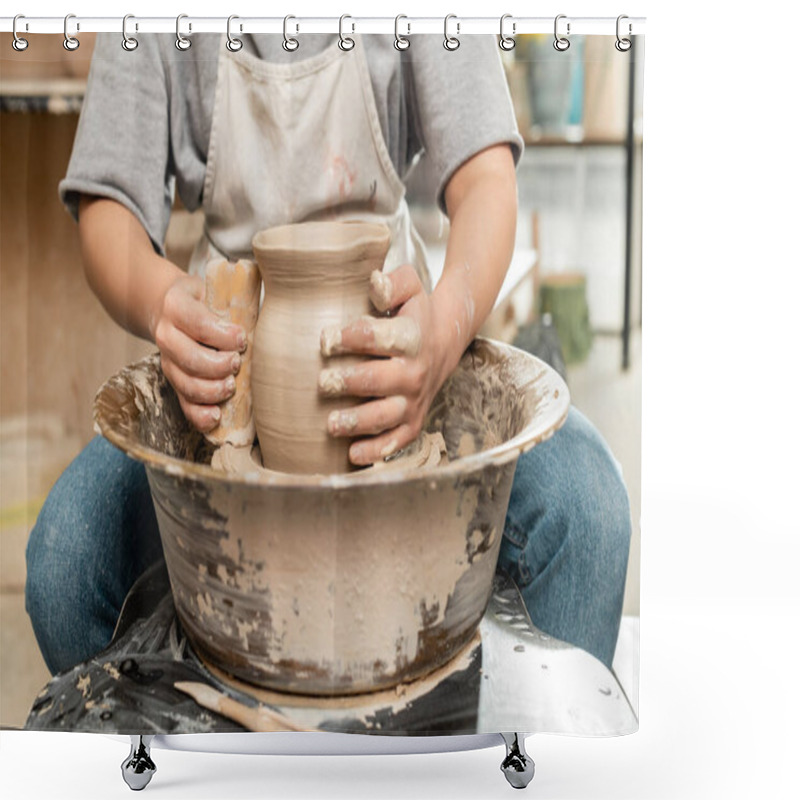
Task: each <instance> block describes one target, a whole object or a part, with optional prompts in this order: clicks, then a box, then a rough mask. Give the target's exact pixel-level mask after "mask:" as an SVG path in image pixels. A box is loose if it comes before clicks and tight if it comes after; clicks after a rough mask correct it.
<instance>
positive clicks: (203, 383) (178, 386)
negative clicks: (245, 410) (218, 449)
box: [152, 275, 247, 432]
mask: <svg viewBox="0 0 800 800" xmlns="http://www.w3.org/2000/svg"><path fill="white" fill-rule="evenodd" d="M204 291H205V288H204V284H203V281H202V280H201V279H200V278H197V277H194V276H188V275H181V276H180V277H178V278H176V279H175V280H174V281H173V282H172V283H171V284H170V285H169V286H168V288H167V290H166V291H165V292H164V294H163V296H162V297H161V301H160V304H159V306H158V308H157V310H156V313H155V314H154V316H153V322H152V329H153V338H154V339H155V342H156V344H157V345H158V349H159V350H160V351H161V369H162V370H163V372H164V375H165V376H166V378H167V380H168V381H169V382H170V383H171V384H172V387H173V388H174V389H175V391H176V392H177V394H178V400H179V401H180V404H181V408H182V409H183V413H184V415H185V416H186V419H188V420H189V422H190V423H191V424H192V425H194V426H195V428H197V429H198V430H200V431H203V432H207V431H210V430H212V429H213V428H214V427H215V426H216V425H217V423H218V422H219V420H220V408H219V405H218V404H219V403H221V402H223V401H224V400H227V399H228V398H230V397H231V396H232V395H233V393H234V391H235V390H236V383H235V380H234V375H236V373H237V372H238V371H239V368H240V366H241V356H240V353H243V352H244V351H245V349H246V348H247V336H246V334H245V331H244V330H243V329H242V328H241V327H240V326H239V325H234V324H232V323H230V322H226V321H225V320H223V319H220V318H219V317H218V316H216V315H215V314H214V313H213V312H211V311H210V310H209V309H208V308H207V307H206V305H205V303H204V302H203V295H204Z"/></svg>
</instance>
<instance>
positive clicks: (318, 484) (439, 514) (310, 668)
mask: <svg viewBox="0 0 800 800" xmlns="http://www.w3.org/2000/svg"><path fill="white" fill-rule="evenodd" d="M568 406H569V394H568V391H567V388H566V386H565V384H564V382H563V381H562V380H561V378H560V377H559V376H558V374H557V373H556V372H555V371H554V370H552V369H551V368H550V367H548V366H547V365H545V364H544V363H543V362H541V361H539V360H538V359H536V358H534V357H532V356H530V355H528V354H526V353H524V352H522V351H520V350H516V349H515V348H512V347H508V346H505V345H501V344H498V343H495V342H490V341H487V340H477V341H476V342H475V343H474V344H473V345H472V346H471V347H470V349H469V350H468V351H467V353H466V354H465V356H464V357H463V358H462V360H461V364H460V366H459V368H458V370H457V371H456V372H455V373H454V374H453V376H452V377H451V378H450V379H449V380H448V382H447V383H446V384H445V386H444V387H443V389H442V391H441V392H440V393H439V395H438V397H437V399H436V402H435V403H434V405H433V407H432V409H431V414H430V419H429V424H428V428H429V429H430V430H438V431H441V432H442V433H443V435H444V438H445V441H446V442H447V449H448V455H449V457H450V458H451V459H452V461H451V463H449V464H447V465H444V466H439V467H437V468H435V469H434V470H432V471H428V472H422V473H413V472H409V471H408V470H398V471H387V472H380V471H370V472H360V473H359V472H350V473H345V474H341V475H326V476H313V475H288V474H287V475H282V474H278V475H271V476H265V475H257V474H254V475H248V476H230V475H226V474H225V473H221V472H218V471H216V470H214V469H212V467H211V466H210V465H209V463H208V462H209V461H210V458H211V449H210V447H209V446H208V445H207V444H206V443H205V442H204V440H203V438H202V436H201V435H200V434H198V433H196V432H195V431H193V430H192V429H191V428H190V426H189V425H188V423H187V422H186V420H185V419H184V417H183V414H182V412H181V410H180V406H179V405H178V401H177V398H176V396H175V394H174V392H173V391H172V388H171V387H170V386H169V384H168V383H167V381H166V379H165V378H164V376H163V374H162V372H161V369H160V366H159V360H158V357H157V356H151V357H150V358H147V359H145V360H143V361H140V362H139V363H137V364H134V365H132V366H131V367H128V368H126V369H124V370H122V371H121V372H120V373H119V374H117V375H116V376H114V377H113V378H111V379H110V380H109V381H108V382H107V383H106V384H105V385H104V386H103V387H102V388H101V390H100V392H99V393H98V395H97V398H96V400H95V409H94V413H95V422H96V425H97V427H98V428H99V430H100V431H101V433H102V434H103V435H104V436H105V437H106V438H108V439H109V440H110V441H111V442H113V443H114V444H115V445H116V446H117V447H119V448H121V449H122V450H124V451H125V452H126V453H127V454H128V455H130V456H132V457H133V458H136V459H138V460H140V461H142V462H144V464H145V466H146V469H147V476H148V479H149V481H150V489H151V492H152V495H153V500H154V502H155V507H156V513H157V516H158V523H159V528H160V531H161V539H162V542H163V545H164V553H165V557H166V562H167V568H168V571H169V576H170V582H171V584H172V591H173V595H174V599H175V607H176V609H177V613H178V615H179V618H180V620H181V623H182V625H183V627H184V629H185V631H186V633H187V635H188V636H189V638H190V639H191V641H192V643H193V645H194V647H195V648H196V650H197V651H198V652H199V654H200V655H201V656H202V657H203V658H205V659H206V660H208V661H209V662H211V663H213V664H215V665H216V666H218V667H220V668H221V669H223V670H225V671H226V672H228V673H230V674H231V675H234V676H236V677H238V678H241V679H243V680H245V681H249V682H251V683H254V684H257V685H261V686H266V687H269V688H273V689H278V690H283V691H290V692H300V693H305V694H320V695H335V694H351V693H357V692H364V691H373V690H377V689H381V688H385V687H387V686H392V685H395V684H397V683H400V682H401V681H406V680H410V679H413V678H415V677H418V676H420V675H423V674H425V673H427V672H429V671H431V670H432V669H435V668H437V667H439V666H441V665H442V664H444V663H445V662H447V661H448V660H449V659H450V658H452V657H453V656H454V655H455V654H456V653H457V652H458V651H459V649H460V648H462V647H463V646H464V645H465V644H466V643H467V642H468V641H469V640H470V639H471V638H472V636H473V634H474V633H475V630H476V629H477V627H478V624H479V623H480V620H481V617H482V616H483V613H484V611H485V609H486V606H487V603H488V601H489V595H490V591H491V583H492V576H493V574H494V570H495V566H496V563H497V556H498V552H499V548H500V541H501V537H502V533H503V524H504V520H505V514H506V509H507V506H508V499H509V494H510V491H511V482H512V479H513V476H514V469H515V466H516V462H517V459H518V457H519V456H520V454H521V453H523V452H525V451H526V450H529V449H530V448H531V447H533V446H534V445H536V444H537V443H538V442H541V441H543V440H544V439H547V438H548V437H549V436H551V435H552V434H553V433H554V432H555V431H556V429H557V428H558V427H559V426H560V425H561V423H562V422H563V421H564V419H565V417H566V414H567V410H568Z"/></svg>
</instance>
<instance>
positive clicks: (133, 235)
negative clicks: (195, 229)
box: [79, 196, 184, 341]
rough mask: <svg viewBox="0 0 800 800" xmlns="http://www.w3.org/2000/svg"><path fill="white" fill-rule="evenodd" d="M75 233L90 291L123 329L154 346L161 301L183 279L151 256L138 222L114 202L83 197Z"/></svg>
mask: <svg viewBox="0 0 800 800" xmlns="http://www.w3.org/2000/svg"><path fill="white" fill-rule="evenodd" d="M79 231H80V240H81V250H82V255H83V264H84V271H85V273H86V278H87V280H88V282H89V286H90V287H91V288H92V291H94V293H95V294H96V295H97V297H98V298H99V300H100V302H101V303H102V304H103V306H104V307H105V309H106V311H108V313H109V314H110V315H111V317H113V319H114V320H115V321H116V322H117V323H118V324H120V325H121V326H122V327H123V328H125V329H126V330H128V331H130V332H131V333H133V334H135V335H136V336H141V337H142V338H144V339H149V340H150V341H155V324H156V321H157V318H158V314H159V312H160V309H161V307H162V305H163V300H164V295H165V294H166V292H167V290H168V289H169V287H170V286H171V285H172V283H173V282H174V281H175V280H176V279H177V278H179V277H181V276H182V275H183V274H184V273H183V272H182V271H181V270H180V269H179V268H178V267H177V266H175V265H174V264H172V263H171V262H170V261H168V260H167V259H165V258H162V257H161V256H159V255H158V253H156V252H155V251H154V250H153V245H152V244H151V242H150V239H149V237H148V235H147V233H146V231H145V230H144V228H143V227H142V225H141V223H140V222H139V220H137V219H136V217H135V216H134V215H133V214H132V213H131V212H130V211H128V209H127V208H125V207H124V206H123V205H121V204H120V203H117V202H116V201H114V200H109V199H106V198H99V197H87V196H84V197H82V198H81V202H80V212H79Z"/></svg>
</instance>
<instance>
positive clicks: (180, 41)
mask: <svg viewBox="0 0 800 800" xmlns="http://www.w3.org/2000/svg"><path fill="white" fill-rule="evenodd" d="M188 16H189V15H188V14H178V16H177V18H176V19H175V47H177V48H178V50H180V51H181V52H182V53H184V52H186V51H187V50H188V49H189V48H190V47H191V46H192V40H191V39H187V38H186V37H185V36H184V35H183V34H182V33H181V20H182V19H187V18H188ZM191 30H192V25H191V23H189V31H190V32H191Z"/></svg>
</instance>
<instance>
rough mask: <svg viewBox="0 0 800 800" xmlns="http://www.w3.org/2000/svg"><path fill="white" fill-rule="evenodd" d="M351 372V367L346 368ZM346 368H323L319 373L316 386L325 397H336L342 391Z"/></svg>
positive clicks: (346, 373)
mask: <svg viewBox="0 0 800 800" xmlns="http://www.w3.org/2000/svg"><path fill="white" fill-rule="evenodd" d="M348 369H349V371H350V373H352V367H350V368H348ZM347 377H348V370H347V369H335V368H334V369H323V370H321V371H320V373H319V380H318V381H317V388H318V389H319V391H320V392H321V393H322V394H323V395H325V396H326V397H336V396H338V395H340V394H342V393H343V392H344V388H345V380H346V379H347Z"/></svg>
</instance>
